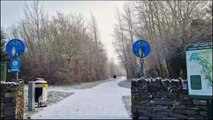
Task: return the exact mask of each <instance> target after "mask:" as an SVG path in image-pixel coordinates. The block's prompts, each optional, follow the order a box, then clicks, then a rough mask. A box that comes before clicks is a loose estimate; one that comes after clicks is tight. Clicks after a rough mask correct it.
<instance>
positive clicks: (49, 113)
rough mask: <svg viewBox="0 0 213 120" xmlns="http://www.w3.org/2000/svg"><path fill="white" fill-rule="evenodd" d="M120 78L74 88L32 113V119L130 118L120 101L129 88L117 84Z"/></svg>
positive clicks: (128, 93)
mask: <svg viewBox="0 0 213 120" xmlns="http://www.w3.org/2000/svg"><path fill="white" fill-rule="evenodd" d="M122 80H125V77H121V78H119V80H118V79H117V80H113V81H109V82H105V83H102V84H100V85H98V86H96V87H93V88H91V89H82V90H75V94H73V95H71V96H69V97H67V98H66V99H64V100H62V101H60V102H59V103H57V104H55V105H52V106H49V107H47V108H45V109H44V110H43V111H40V112H38V113H36V114H34V115H33V116H32V119H47V118H48V119H72V118H73V119H89V118H93V119H95V118H96V119H110V118H114V119H130V116H129V115H128V113H127V111H126V109H125V106H124V103H123V101H122V96H124V95H130V89H127V88H123V87H120V86H118V82H120V81H122ZM56 97H57V96H56Z"/></svg>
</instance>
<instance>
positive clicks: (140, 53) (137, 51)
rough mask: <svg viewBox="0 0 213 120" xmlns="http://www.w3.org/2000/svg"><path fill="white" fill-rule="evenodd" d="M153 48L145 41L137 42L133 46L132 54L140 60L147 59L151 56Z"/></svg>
mask: <svg viewBox="0 0 213 120" xmlns="http://www.w3.org/2000/svg"><path fill="white" fill-rule="evenodd" d="M150 51H151V46H150V45H149V43H148V42H147V41H145V40H137V41H136V42H135V43H134V44H133V46H132V52H133V53H134V55H135V56H137V57H139V58H145V57H147V56H148V55H149V53H150Z"/></svg>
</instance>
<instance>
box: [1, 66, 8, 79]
mask: <svg viewBox="0 0 213 120" xmlns="http://www.w3.org/2000/svg"><path fill="white" fill-rule="evenodd" d="M6 79H7V64H6V63H1V81H6Z"/></svg>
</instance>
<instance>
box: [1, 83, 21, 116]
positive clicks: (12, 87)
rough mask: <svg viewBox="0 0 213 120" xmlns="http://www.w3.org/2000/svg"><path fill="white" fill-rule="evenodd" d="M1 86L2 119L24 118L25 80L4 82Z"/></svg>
mask: <svg viewBox="0 0 213 120" xmlns="http://www.w3.org/2000/svg"><path fill="white" fill-rule="evenodd" d="M0 87H1V96H0V97H1V119H23V114H24V82H23V81H18V82H17V83H16V82H2V81H1V83H0Z"/></svg>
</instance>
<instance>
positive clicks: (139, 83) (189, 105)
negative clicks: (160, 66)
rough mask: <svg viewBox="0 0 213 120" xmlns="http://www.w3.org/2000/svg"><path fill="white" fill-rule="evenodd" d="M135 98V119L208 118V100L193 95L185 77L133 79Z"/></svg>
mask: <svg viewBox="0 0 213 120" xmlns="http://www.w3.org/2000/svg"><path fill="white" fill-rule="evenodd" d="M131 97H132V98H131V99H132V107H131V111H132V118H133V119H193V118H194V119H207V107H206V101H205V100H197V99H191V98H189V96H188V93H187V90H185V89H183V85H182V80H181V79H179V80H170V79H164V80H162V79H161V78H156V79H144V78H141V79H136V80H132V83H131Z"/></svg>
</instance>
